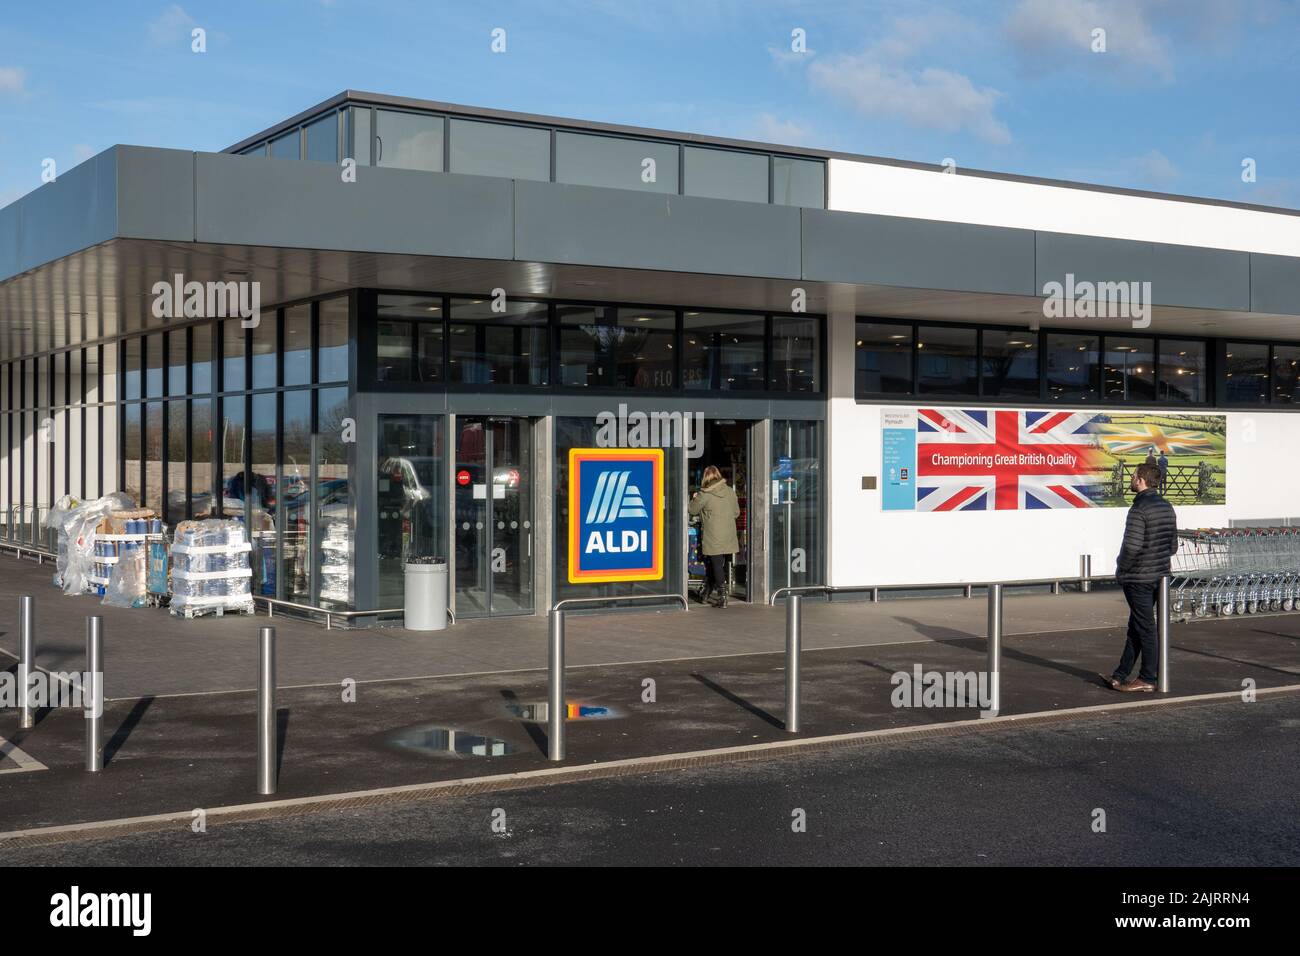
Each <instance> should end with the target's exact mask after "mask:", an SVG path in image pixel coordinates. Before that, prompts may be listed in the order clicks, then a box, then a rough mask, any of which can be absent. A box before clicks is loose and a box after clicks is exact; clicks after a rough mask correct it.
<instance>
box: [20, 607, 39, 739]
mask: <svg viewBox="0 0 1300 956" xmlns="http://www.w3.org/2000/svg"><path fill="white" fill-rule="evenodd" d="M34 605H35V602H34V601H33V600H32V597H31V595H29V594H24V595H23V596H22V597H20V598H19V599H18V618H19V631H20V637H19V651H18V727H19V729H21V730H31V729H32V728H33V727H35V726H36V714H35V712H34V711H33V709H32V700H31V679H32V671H33V670H35V668H36V626H35V624H34V623H33V615H34Z"/></svg>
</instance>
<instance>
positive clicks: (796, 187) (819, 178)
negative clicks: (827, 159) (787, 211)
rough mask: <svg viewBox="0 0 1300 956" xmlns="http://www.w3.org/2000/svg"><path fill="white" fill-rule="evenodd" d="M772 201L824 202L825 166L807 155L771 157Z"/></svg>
mask: <svg viewBox="0 0 1300 956" xmlns="http://www.w3.org/2000/svg"><path fill="white" fill-rule="evenodd" d="M772 201H773V202H774V203H776V204H777V205H778V206H804V207H806V208H810V209H823V208H825V206H826V166H825V164H824V163H819V162H814V161H813V160H810V159H791V158H790V157H788V156H773V157H772Z"/></svg>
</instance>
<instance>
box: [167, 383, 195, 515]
mask: <svg viewBox="0 0 1300 956" xmlns="http://www.w3.org/2000/svg"><path fill="white" fill-rule="evenodd" d="M187 434H188V431H187V429H186V427H185V402H183V401H177V402H168V403H167V510H166V511H165V512H164V513H163V521H165V522H166V523H167V524H168V525H170V526H175V524H176V522H178V521H183V520H184V519H185V505H186V499H187V498H188V497H189V488H187V487H186V484H185V458H186V451H187V449H186V447H185V439H186V435H187Z"/></svg>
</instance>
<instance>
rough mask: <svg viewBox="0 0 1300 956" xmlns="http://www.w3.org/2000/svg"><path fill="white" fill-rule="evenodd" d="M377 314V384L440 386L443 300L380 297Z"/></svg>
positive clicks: (403, 296)
mask: <svg viewBox="0 0 1300 956" xmlns="http://www.w3.org/2000/svg"><path fill="white" fill-rule="evenodd" d="M378 312H379V321H378V324H377V337H378V343H377V346H378V364H377V367H376V371H375V377H376V380H377V381H380V382H423V383H425V384H431V383H437V382H441V381H442V380H443V378H442V335H443V328H442V299H441V298H427V297H421V296H413V295H381V296H380V297H379V308H378Z"/></svg>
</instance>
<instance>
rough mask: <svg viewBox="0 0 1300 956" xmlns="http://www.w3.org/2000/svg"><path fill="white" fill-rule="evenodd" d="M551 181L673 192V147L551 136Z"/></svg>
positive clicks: (605, 138)
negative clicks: (553, 137)
mask: <svg viewBox="0 0 1300 956" xmlns="http://www.w3.org/2000/svg"><path fill="white" fill-rule="evenodd" d="M555 181H556V182H557V183H574V184H577V185H580V186H607V187H610V188H612V189H639V190H642V191H644V192H659V193H675V192H677V146H676V145H674V144H672V143H654V142H650V141H648V140H637V139H622V138H619V137H616V136H589V135H586V134H583V133H564V132H557V133H556V134H555Z"/></svg>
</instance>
